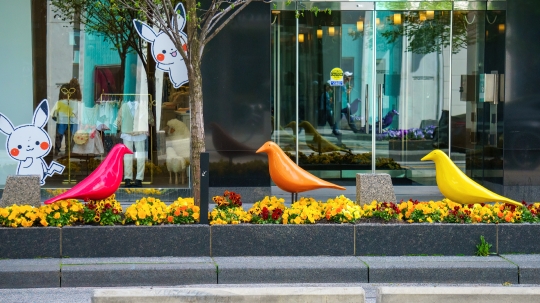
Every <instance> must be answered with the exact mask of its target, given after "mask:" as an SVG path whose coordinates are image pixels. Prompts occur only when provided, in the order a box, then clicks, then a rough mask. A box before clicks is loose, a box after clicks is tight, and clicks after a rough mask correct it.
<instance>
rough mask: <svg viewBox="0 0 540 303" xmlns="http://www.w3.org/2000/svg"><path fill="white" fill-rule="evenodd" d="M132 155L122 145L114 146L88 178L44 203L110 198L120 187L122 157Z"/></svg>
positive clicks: (122, 169)
mask: <svg viewBox="0 0 540 303" xmlns="http://www.w3.org/2000/svg"><path fill="white" fill-rule="evenodd" d="M125 154H133V152H132V151H131V150H129V148H127V146H125V145H124V144H121V143H120V144H116V145H115V146H114V147H113V148H112V149H111V151H110V152H109V154H108V155H107V157H105V159H103V162H101V164H99V166H98V167H97V168H96V170H94V171H93V172H92V173H91V174H90V175H89V176H88V177H86V178H84V179H83V180H82V181H81V182H79V183H77V184H76V185H75V186H73V187H72V188H71V189H69V190H68V191H66V192H65V193H63V194H60V195H58V196H56V197H54V198H51V199H49V200H47V201H45V204H51V203H54V202H56V201H59V200H66V199H83V200H84V201H88V200H102V199H106V198H108V197H110V196H111V195H112V194H114V192H115V191H116V190H117V189H118V187H119V186H120V183H121V182H122V176H123V175H124V155H125Z"/></svg>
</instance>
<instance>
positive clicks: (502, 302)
mask: <svg viewBox="0 0 540 303" xmlns="http://www.w3.org/2000/svg"><path fill="white" fill-rule="evenodd" d="M377 302H378V303H398V302H399V303H401V302H415V303H424V302H425V303H431V302H438V303H456V302H475V303H494V302H497V303H511V302H540V287H519V288H512V287H505V288H501V287H492V286H491V287H490V286H475V287H440V286H437V287H417V286H415V287H403V286H402V287H388V286H384V287H379V289H378V290H377Z"/></svg>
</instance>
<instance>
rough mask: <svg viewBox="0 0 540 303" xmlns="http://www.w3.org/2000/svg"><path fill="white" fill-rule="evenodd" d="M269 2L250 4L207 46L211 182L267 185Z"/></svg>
mask: <svg viewBox="0 0 540 303" xmlns="http://www.w3.org/2000/svg"><path fill="white" fill-rule="evenodd" d="M270 23H271V20H270V5H269V4H265V3H262V2H253V3H251V4H249V5H248V6H247V7H246V8H245V9H244V10H243V11H242V12H240V14H238V16H236V17H235V18H234V19H233V20H231V22H230V23H229V24H227V26H226V27H225V28H224V29H223V31H221V32H220V33H219V34H218V35H217V36H216V37H215V38H214V39H213V40H212V41H211V42H210V43H209V45H208V46H207V47H206V49H205V54H204V58H203V66H202V73H203V79H204V80H203V94H204V123H205V135H206V150H207V151H208V152H209V153H210V186H213V187H219V186H268V187H269V186H270V176H269V174H268V166H267V157H266V155H265V154H263V155H257V154H255V151H256V150H257V149H258V148H259V147H260V146H261V145H262V144H263V143H264V142H266V141H268V140H270V133H271V123H270Z"/></svg>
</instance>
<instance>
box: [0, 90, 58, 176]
mask: <svg viewBox="0 0 540 303" xmlns="http://www.w3.org/2000/svg"><path fill="white" fill-rule="evenodd" d="M48 120H49V103H48V102H47V100H43V101H41V103H39V105H38V107H37V108H36V111H35V112H34V118H33V121H32V124H23V125H19V126H17V127H13V123H11V121H10V120H9V119H8V118H7V117H6V116H4V115H3V114H2V113H0V132H2V133H4V134H5V135H7V137H8V138H7V140H6V151H7V152H8V155H9V156H10V157H11V158H12V159H14V160H16V161H18V162H19V165H18V166H17V175H39V176H40V178H41V185H43V184H45V178H47V176H52V175H53V174H54V173H59V174H61V173H62V172H63V171H64V168H65V166H63V165H61V164H59V163H57V162H54V161H53V162H52V163H51V165H50V166H49V165H47V163H45V160H43V157H44V156H46V155H47V154H48V153H49V151H50V150H51V138H50V137H49V134H48V133H47V132H46V131H45V130H44V129H43V126H44V125H45V124H47V121H48Z"/></svg>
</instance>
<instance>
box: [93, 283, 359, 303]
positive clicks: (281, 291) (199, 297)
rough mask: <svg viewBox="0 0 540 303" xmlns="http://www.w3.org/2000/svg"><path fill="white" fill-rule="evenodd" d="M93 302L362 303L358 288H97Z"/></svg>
mask: <svg viewBox="0 0 540 303" xmlns="http://www.w3.org/2000/svg"><path fill="white" fill-rule="evenodd" d="M92 302H93V303H138V302H141V303H163V302H166V303H176V302H178V303H180V302H190V303H206V302H208V303H210V302H211V303H221V302H223V303H235V302H258V303H266V302H280V303H305V302H312V303H334V302H335V303H364V302H365V293H364V289H363V288H361V287H257V288H252V287H247V288H153V289H140V288H135V289H99V290H96V291H94V296H93V297H92Z"/></svg>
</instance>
